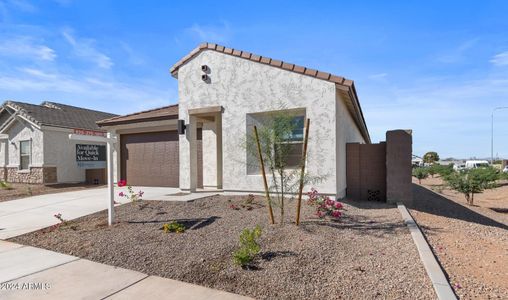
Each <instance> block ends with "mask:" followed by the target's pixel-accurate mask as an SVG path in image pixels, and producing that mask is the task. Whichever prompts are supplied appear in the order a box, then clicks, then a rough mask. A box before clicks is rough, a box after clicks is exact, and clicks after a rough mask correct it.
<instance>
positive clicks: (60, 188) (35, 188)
mask: <svg viewBox="0 0 508 300" xmlns="http://www.w3.org/2000/svg"><path fill="white" fill-rule="evenodd" d="M8 185H9V189H0V202H2V201H9V200H15V199H19V198H24V197H30V196H37V195H43V194H53V193H61V192H70V191H77V190H82V189H89V188H97V187H101V186H98V185H85V184H54V185H42V184H25V183H9V184H8Z"/></svg>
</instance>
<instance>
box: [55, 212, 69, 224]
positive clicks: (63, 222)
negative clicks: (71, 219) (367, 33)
mask: <svg viewBox="0 0 508 300" xmlns="http://www.w3.org/2000/svg"><path fill="white" fill-rule="evenodd" d="M53 217H55V218H57V219H58V221H60V224H62V225H67V223H68V222H67V220H65V219H64V218H63V217H62V214H61V213H57V214H54V215H53Z"/></svg>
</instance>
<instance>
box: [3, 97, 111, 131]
mask: <svg viewBox="0 0 508 300" xmlns="http://www.w3.org/2000/svg"><path fill="white" fill-rule="evenodd" d="M2 107H3V108H5V107H11V108H12V109H14V110H16V111H18V113H19V114H20V115H21V116H23V117H25V118H27V119H28V120H30V121H31V122H33V123H35V124H37V125H39V126H41V125H47V126H54V127H64V128H78V129H88V130H100V128H99V126H97V124H96V123H95V122H97V121H99V120H102V119H105V118H111V117H114V116H116V115H115V114H110V113H106V112H102V111H96V110H91V109H86V108H81V107H76V106H71V105H66V104H61V103H56V102H49V101H45V102H43V103H41V104H40V105H37V104H30V103H24V102H18V101H6V102H5V103H4V104H3V105H2Z"/></svg>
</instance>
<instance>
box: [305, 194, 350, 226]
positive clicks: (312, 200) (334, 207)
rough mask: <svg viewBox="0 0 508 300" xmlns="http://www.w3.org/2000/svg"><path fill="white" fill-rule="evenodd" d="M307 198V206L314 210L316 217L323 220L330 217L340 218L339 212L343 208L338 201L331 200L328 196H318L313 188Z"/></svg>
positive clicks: (340, 213)
mask: <svg viewBox="0 0 508 300" xmlns="http://www.w3.org/2000/svg"><path fill="white" fill-rule="evenodd" d="M307 196H308V197H309V199H308V200H307V204H308V205H311V206H314V207H315V208H316V215H317V216H318V217H319V218H321V219H323V218H325V217H326V216H330V217H332V218H334V219H338V218H340V217H341V216H342V212H341V210H343V209H344V206H343V205H342V203H340V202H339V201H337V200H334V199H331V198H330V197H328V196H323V195H320V194H319V192H318V191H317V190H316V189H314V188H311V190H310V192H308V193H307Z"/></svg>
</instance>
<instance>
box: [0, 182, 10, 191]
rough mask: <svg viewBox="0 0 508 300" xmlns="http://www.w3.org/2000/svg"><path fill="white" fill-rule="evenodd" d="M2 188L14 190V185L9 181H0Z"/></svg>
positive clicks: (0, 187)
mask: <svg viewBox="0 0 508 300" xmlns="http://www.w3.org/2000/svg"><path fill="white" fill-rule="evenodd" d="M0 189H2V190H12V187H11V185H10V184H8V183H7V182H5V181H0Z"/></svg>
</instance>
